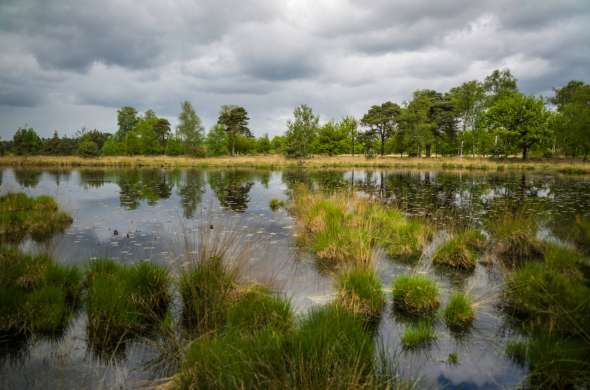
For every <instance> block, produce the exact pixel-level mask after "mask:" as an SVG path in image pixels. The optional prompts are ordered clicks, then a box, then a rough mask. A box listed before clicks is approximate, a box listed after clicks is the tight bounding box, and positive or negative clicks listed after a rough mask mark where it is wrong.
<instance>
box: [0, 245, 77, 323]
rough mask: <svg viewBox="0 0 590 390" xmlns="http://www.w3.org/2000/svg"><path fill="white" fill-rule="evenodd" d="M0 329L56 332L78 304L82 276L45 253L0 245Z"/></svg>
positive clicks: (67, 320)
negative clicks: (34, 254)
mask: <svg viewBox="0 0 590 390" xmlns="http://www.w3.org/2000/svg"><path fill="white" fill-rule="evenodd" d="M0 269H1V270H2V272H0V331H4V332H35V333H43V334H45V333H58V332H60V331H62V330H63V329H65V327H66V325H67V323H68V322H69V320H70V319H71V317H72V314H73V312H74V311H75V309H76V308H77V306H78V303H79V298H80V291H81V279H82V278H81V275H80V272H79V271H78V270H77V269H76V268H74V267H68V266H59V265H57V264H56V263H55V262H54V261H53V260H52V259H51V258H49V257H47V256H44V255H37V256H30V255H25V254H23V253H21V252H20V251H18V250H17V249H15V248H11V247H8V246H2V247H0Z"/></svg>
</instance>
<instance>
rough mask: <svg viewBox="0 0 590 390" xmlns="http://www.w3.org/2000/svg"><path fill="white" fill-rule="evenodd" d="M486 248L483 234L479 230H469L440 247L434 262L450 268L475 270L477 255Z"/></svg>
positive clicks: (435, 254) (435, 253) (433, 259)
mask: <svg viewBox="0 0 590 390" xmlns="http://www.w3.org/2000/svg"><path fill="white" fill-rule="evenodd" d="M484 246H485V237H484V236H483V234H482V233H481V232H480V231H479V230H475V229H467V230H465V231H464V232H461V233H458V234H456V235H454V236H453V237H452V238H451V239H449V240H448V241H446V242H445V243H443V244H442V245H440V246H439V247H438V248H437V249H436V251H435V252H434V255H433V257H432V262H433V264H435V265H440V266H445V267H449V268H455V269H463V270H473V269H474V268H475V261H476V259H477V255H478V254H479V252H480V251H481V249H482V248H483V247H484Z"/></svg>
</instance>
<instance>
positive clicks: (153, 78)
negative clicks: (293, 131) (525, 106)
mask: <svg viewBox="0 0 590 390" xmlns="http://www.w3.org/2000/svg"><path fill="white" fill-rule="evenodd" d="M589 25H590V6H588V3H587V1H586V0H579V1H575V0H561V1H558V0H554V1H544V2H538V1H534V0H525V1H520V2H516V3H515V2H512V1H509V0H483V1H478V2H474V1H470V0H449V1H444V2H432V1H426V0H395V1H391V0H373V1H362V0H348V1H347V0H287V1H273V0H254V1H249V2H235V1H232V0H217V1H215V0H194V1H193V0H169V1H165V2H163V1H159V0H145V1H142V2H140V3H137V2H134V1H131V0H104V1H100V2H98V1H90V0H77V1H76V0H54V1H41V2H40V1H35V0H4V1H2V2H1V3H0V49H1V50H2V53H3V55H2V56H1V57H0V119H1V121H0V123H1V124H2V128H1V130H0V132H1V133H0V135H1V136H2V138H10V137H11V136H12V133H13V132H14V129H16V127H17V126H19V125H23V124H24V123H28V124H29V125H31V126H34V127H35V128H37V129H38V130H39V131H40V132H41V133H42V134H43V135H49V134H50V133H51V131H53V130H54V129H58V130H60V131H61V132H68V133H73V132H74V131H76V130H77V129H79V128H80V127H82V126H87V127H98V128H102V129H105V130H113V129H114V128H115V126H116V109H117V108H118V107H120V106H123V105H132V106H135V107H137V108H138V109H139V110H146V109H148V108H152V109H154V110H156V112H157V113H158V114H160V115H162V116H165V117H167V118H169V119H170V120H171V121H172V122H173V123H175V118H176V116H177V115H178V112H179V107H180V102H181V101H182V100H185V99H186V100H190V101H191V102H192V103H193V105H194V106H195V107H196V109H197V111H198V112H199V114H200V115H201V116H202V118H203V121H204V123H205V124H206V125H211V124H213V123H214V121H215V120H216V117H217V114H218V111H219V107H220V105H222V104H241V105H244V106H245V107H246V109H247V110H248V111H249V113H250V117H251V125H252V127H253V129H254V132H255V133H256V134H258V135H261V134H263V133H265V132H268V133H270V134H279V133H282V132H283V131H284V128H285V122H286V119H287V118H288V117H289V116H290V115H291V113H292V110H293V108H294V106H295V105H297V104H301V103H307V104H310V105H311V106H312V107H313V108H314V109H315V110H316V111H317V112H319V113H320V114H321V117H322V118H323V119H330V118H338V117H340V116H342V115H347V114H352V115H361V114H362V113H363V112H364V111H365V110H366V109H367V107H368V106H370V105H371V104H375V103H378V102H382V101H384V100H395V101H398V102H402V101H404V100H407V99H408V98H410V97H411V95H412V92H413V91H414V90H416V89H419V88H432V89H437V90H441V91H444V90H447V89H449V88H451V87H452V86H454V85H457V84H459V83H461V82H463V81H467V80H472V79H482V78H483V77H485V75H486V74H489V73H490V72H491V71H492V70H493V69H495V68H498V67H510V68H511V69H512V71H513V73H514V74H515V75H516V77H517V78H518V79H519V86H520V88H521V89H522V90H523V91H525V92H527V93H533V94H548V93H551V89H552V88H553V87H556V86H560V85H563V84H565V83H566V82H567V81H568V80H570V79H581V80H585V81H587V82H588V81H590V67H589V66H588V64H589V63H590V28H588V26H589Z"/></svg>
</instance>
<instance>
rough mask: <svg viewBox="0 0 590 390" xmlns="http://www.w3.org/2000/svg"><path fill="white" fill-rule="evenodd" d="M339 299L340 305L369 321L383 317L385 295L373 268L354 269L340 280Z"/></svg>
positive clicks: (338, 287)
mask: <svg viewBox="0 0 590 390" xmlns="http://www.w3.org/2000/svg"><path fill="white" fill-rule="evenodd" d="M337 290H338V298H337V301H338V303H339V304H340V305H342V306H343V307H345V308H347V309H348V310H350V311H351V312H353V313H355V314H358V315H361V316H362V317H364V318H366V319H368V320H375V319H376V318H378V317H379V316H380V315H381V311H382V310H383V306H384V305H385V294H384V293H383V291H382V289H381V282H380V281H379V278H378V277H377V275H376V274H375V272H374V271H373V270H372V269H371V268H367V267H360V268H353V269H351V270H349V271H347V272H345V273H343V274H342V275H340V277H339V278H338V282H337Z"/></svg>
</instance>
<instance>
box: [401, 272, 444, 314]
mask: <svg viewBox="0 0 590 390" xmlns="http://www.w3.org/2000/svg"><path fill="white" fill-rule="evenodd" d="M393 302H394V308H395V309H399V310H401V311H403V312H406V313H408V314H417V315H420V314H422V315H424V314H431V313H432V312H433V311H434V310H436V308H437V307H438V305H439V301H438V288H437V286H436V284H435V283H434V282H433V281H432V280H430V279H429V278H427V277H426V276H422V275H402V276H400V277H398V278H397V279H396V280H395V281H394V283H393Z"/></svg>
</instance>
